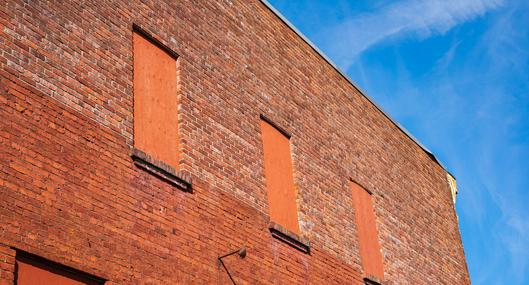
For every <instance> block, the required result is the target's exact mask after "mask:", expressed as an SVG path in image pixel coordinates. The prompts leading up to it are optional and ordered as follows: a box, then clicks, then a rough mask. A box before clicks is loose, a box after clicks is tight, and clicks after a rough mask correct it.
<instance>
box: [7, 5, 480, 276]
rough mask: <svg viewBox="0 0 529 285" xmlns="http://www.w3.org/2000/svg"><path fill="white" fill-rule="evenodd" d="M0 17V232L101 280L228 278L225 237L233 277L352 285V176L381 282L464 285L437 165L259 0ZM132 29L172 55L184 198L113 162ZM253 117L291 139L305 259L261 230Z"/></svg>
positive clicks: (125, 147) (124, 127)
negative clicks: (365, 197)
mask: <svg viewBox="0 0 529 285" xmlns="http://www.w3.org/2000/svg"><path fill="white" fill-rule="evenodd" d="M0 22H1V23H2V26H3V28H2V31H0V50H1V51H2V53H0V98H1V99H0V118H2V120H0V137H1V138H2V143H1V144H0V154H1V157H2V158H3V159H2V160H1V161H0V181H1V183H0V197H1V198H0V221H2V222H1V223H0V243H2V244H5V245H6V246H14V247H17V248H20V249H22V250H25V251H28V252H31V253H34V254H37V255H42V256H43V257H45V258H48V259H51V260H54V261H57V262H60V263H62V264H64V265H66V266H70V267H73V268H76V269H78V270H81V271H84V272H87V273H90V274H93V275H96V276H99V277H101V278H105V279H108V280H109V281H110V282H111V284H229V280H228V279H227V275H226V274H225V273H224V272H223V271H221V270H219V269H218V268H217V264H216V258H217V257H218V256H219V255H221V254H224V253H227V252H229V251H232V250H234V249H237V248H238V247H241V246H246V247H247V249H248V255H247V257H246V258H245V259H240V258H238V257H237V256H230V257H227V258H226V264H227V266H228V267H229V269H230V271H231V273H232V275H233V276H234V278H235V279H236V280H237V281H239V283H241V284H362V282H363V281H362V279H363V278H364V277H365V276H364V273H363V272H362V267H361V262H360V257H359V248H358V237H357V236H358V233H357V229H356V225H355V220H354V218H355V211H354V209H353V207H352V200H351V199H352V197H351V191H350V188H349V185H348V183H349V180H350V179H353V180H354V181H357V182H358V183H359V184H361V185H362V186H364V187H365V188H366V189H367V190H369V191H370V192H372V193H373V205H374V209H375V214H376V215H375V216H376V217H377V218H376V224H377V229H378V235H379V241H380V246H381V248H382V255H383V260H384V264H383V265H384V284H469V283H470V280H469V276H468V270H467V267H466V262H465V257H464V252H463V247H462V244H461V238H460V234H459V231H458V227H457V217H456V214H455V210H454V207H453V203H452V200H451V194H450V189H449V185H448V184H447V182H446V170H445V169H443V168H442V167H441V166H439V164H437V163H436V162H435V161H434V160H432V158H431V157H430V156H429V155H428V154H427V153H425V152H424V151H423V150H422V149H421V148H420V147H419V146H418V145H417V144H416V143H415V142H414V141H412V140H411V139H410V138H409V137H408V136H407V135H406V134H404V133H403V132H402V131H401V130H400V129H399V128H398V127H397V126H395V125H394V124H393V123H392V122H391V121H390V120H389V119H388V118H387V117H386V116H385V115H384V114H383V113H381V112H380V111H379V110H378V109H377V108H376V107H375V106H374V105H373V104H372V103H371V102H370V101H369V100H368V99H367V98H365V97H364V96H363V95H362V94H361V93H360V92H359V91H358V90H357V89H356V88H355V87H354V86H352V85H351V84H350V83H349V82H348V81H347V80H346V79H345V78H343V77H342V76H341V75H340V74H338V73H337V72H336V70H335V69H334V68H333V67H332V66H330V65H329V64H328V63H327V62H326V61H325V60H324V59H323V58H322V57H321V56H319V55H318V54H317V53H316V52H315V51H314V50H313V49H312V48H311V47H310V46H308V45H307V43H306V42H304V41H303V40H302V39H301V38H300V37H298V36H297V35H296V34H295V33H294V32H293V31H292V30H291V29H290V28H289V27H287V26H286V25H285V23H283V22H282V21H281V20H280V19H279V18H278V17H277V16H276V15H274V13H273V12H272V11H271V10H269V9H268V8H267V7H266V6H265V5H264V4H263V3H261V2H260V1H256V0H251V1H168V2H161V1H153V0H146V1H142V2H141V3H140V1H118V2H115V1H105V0H102V1H98V2H97V3H96V2H83V4H82V5H80V4H78V3H75V2H72V1H47V2H39V1H35V2H32V4H31V5H25V4H22V3H21V2H20V1H14V0H6V1H4V3H3V4H2V5H0ZM133 23H134V24H136V25H138V26H140V27H141V28H143V29H145V30H146V31H148V32H149V33H151V34H152V35H153V36H154V37H155V38H156V39H157V40H159V41H160V42H161V43H162V44H163V45H165V46H167V47H168V48H170V49H171V50H173V51H174V52H175V53H176V54H178V56H179V57H178V62H177V64H178V69H179V72H178V76H179V80H178V82H179V86H178V94H177V96H178V128H177V129H178V139H179V157H178V173H179V174H181V175H183V176H182V177H185V179H184V180H186V181H191V179H192V185H193V187H192V188H193V192H192V193H190V192H185V191H181V190H179V189H178V188H177V187H175V186H173V185H171V184H170V183H167V182H166V181H164V180H161V179H159V178H157V177H155V176H153V175H152V174H151V173H149V172H146V171H144V170H143V169H141V168H138V167H137V166H136V165H135V164H134V161H133V160H132V158H131V157H130V153H131V151H132V148H133V143H132V142H133V139H134V138H133V131H132V130H133V124H134V122H133V117H134V114H133V100H134V97H133V61H132V55H133V51H132V25H133ZM175 112H176V110H175ZM261 115H263V116H266V117H267V118H270V120H272V121H273V122H274V123H276V124H277V125H279V126H281V127H282V128H284V129H286V130H288V133H289V134H291V138H290V146H291V153H292V164H293V175H294V186H295V188H296V192H297V197H296V205H297V210H298V214H299V217H298V220H299V231H300V236H302V237H304V238H306V239H307V243H309V242H310V254H306V253H304V252H301V251H299V250H297V249H296V248H293V247H292V246H290V245H288V244H286V243H284V242H283V241H281V240H279V239H276V238H274V237H273V236H272V234H271V232H270V230H269V228H268V227H269V222H270V217H269V215H268V212H269V209H268V202H267V201H268V200H267V192H266V186H265V177H264V168H263V152H262V140H261V133H260V116H261ZM4 158H5V159H4ZM166 163H167V162H166ZM7 248H9V247H7ZM4 249H5V248H2V246H0V260H4V259H3V257H4V254H5V252H4V251H2V250H4ZM8 251H11V252H10V253H9V252H8V253H9V254H11V257H10V258H11V259H9V260H10V263H9V264H13V263H11V262H13V256H14V252H13V251H12V250H11V249H9V250H8ZM4 267H5V265H4ZM4 267H1V268H4ZM9 270H10V269H8V271H5V270H4V269H1V271H0V273H1V275H0V284H13V280H12V279H13V272H12V271H9ZM12 270H14V269H12ZM2 282H3V283H2Z"/></svg>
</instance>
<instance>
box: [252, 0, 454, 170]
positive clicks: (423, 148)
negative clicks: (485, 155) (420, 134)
mask: <svg viewBox="0 0 529 285" xmlns="http://www.w3.org/2000/svg"><path fill="white" fill-rule="evenodd" d="M259 1H260V2H261V3H263V4H264V5H265V6H266V7H267V8H268V9H269V10H270V11H272V13H274V14H275V15H276V16H277V17H278V18H279V19H280V20H281V21H283V23H285V24H286V25H287V26H288V27H289V28H290V29H291V30H292V31H293V32H294V33H296V34H297V35H298V36H299V37H300V38H301V39H302V40H303V41H305V43H307V44H308V45H309V46H310V47H311V48H312V49H313V50H314V51H315V52H316V53H317V54H318V55H319V56H321V57H322V58H323V59H324V60H325V61H326V62H327V63H328V64H330V65H331V66H332V67H333V68H334V69H335V70H336V71H337V72H338V73H339V74H340V75H341V76H342V77H343V78H344V79H345V80H347V81H348V82H349V84H351V85H352V86H353V87H354V88H355V89H356V90H358V92H360V94H361V95H362V96H364V97H365V98H366V99H367V100H368V101H369V102H370V103H371V104H373V106H375V108H377V109H378V110H379V111H380V112H381V113H382V114H383V115H384V116H385V117H386V118H388V119H389V120H390V121H391V122H392V123H393V124H394V125H395V126H396V127H397V128H398V129H400V130H401V131H402V132H403V133H404V134H405V135H406V136H407V137H408V138H410V139H411V140H412V141H413V142H414V143H415V144H417V145H418V146H419V147H420V148H421V149H422V150H423V151H424V152H426V154H427V155H428V156H429V157H430V158H431V159H432V160H433V161H434V162H436V163H437V164H438V165H439V166H441V168H443V169H444V170H445V171H446V172H447V173H449V174H450V175H451V176H453V175H452V173H450V171H448V169H447V168H446V167H445V166H444V165H443V164H442V163H441V161H439V159H438V158H437V157H436V156H435V155H434V154H433V152H431V151H430V150H429V149H428V148H427V147H425V146H424V145H423V144H422V143H421V142H419V140H417V139H416V138H415V137H414V136H413V135H412V134H411V133H410V132H409V131H408V130H407V129H406V128H404V127H403V126H402V125H401V124H399V123H398V122H397V121H395V120H394V119H393V118H392V117H391V116H390V115H389V114H388V113H386V112H385V111H384V110H383V109H382V108H381V107H380V106H379V105H378V104H377V103H376V102H375V101H374V100H373V99H372V98H371V97H370V96H369V95H367V92H365V91H364V90H363V89H362V88H360V87H359V86H358V85H357V84H356V83H355V82H354V81H353V80H352V79H351V78H349V76H348V75H347V74H345V72H343V71H342V70H341V69H340V68H339V67H338V66H337V65H336V64H335V63H334V62H333V61H332V60H331V59H330V58H329V57H327V56H326V55H325V54H324V53H323V52H322V51H321V50H320V49H319V48H318V47H317V46H316V45H315V44H314V43H312V42H311V41H310V40H309V39H308V38H307V37H306V36H305V35H304V34H303V33H302V32H300V31H299V30H298V29H297V28H296V27H295V26H294V25H293V24H292V23H290V21H289V20H287V18H285V16H283V14H281V12H279V11H278V10H277V9H276V8H274V6H272V4H270V3H269V2H268V1H267V0H259Z"/></svg>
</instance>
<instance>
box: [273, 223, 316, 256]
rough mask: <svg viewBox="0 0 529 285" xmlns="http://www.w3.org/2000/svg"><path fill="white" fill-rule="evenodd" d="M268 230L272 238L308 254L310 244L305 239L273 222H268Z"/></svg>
mask: <svg viewBox="0 0 529 285" xmlns="http://www.w3.org/2000/svg"><path fill="white" fill-rule="evenodd" d="M268 229H269V230H270V232H271V233H272V236H273V237H274V238H277V239H279V240H281V241H282V242H284V243H286V244H288V245H290V246H292V247H293V248H295V249H297V250H299V251H301V252H303V253H306V254H310V242H309V240H308V239H307V238H305V237H302V236H299V235H297V234H295V233H293V232H291V231H289V230H287V229H285V228H284V227H282V226H281V225H279V224H276V223H274V222H270V224H269V226H268Z"/></svg>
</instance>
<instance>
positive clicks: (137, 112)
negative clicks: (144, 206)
mask: <svg viewBox="0 0 529 285" xmlns="http://www.w3.org/2000/svg"><path fill="white" fill-rule="evenodd" d="M133 49H134V147H135V148H137V149H139V150H141V151H143V152H145V153H146V154H148V155H150V156H151V157H152V158H154V159H157V160H160V161H162V162H164V163H167V164H168V165H170V166H172V167H174V168H175V169H176V168H177V167H178V157H179V154H178V116H177V108H178V106H177V92H178V73H177V72H178V69H177V57H176V55H175V54H172V53H170V52H169V51H168V50H167V49H166V48H163V47H162V46H161V45H160V44H159V43H157V42H155V41H154V40H152V39H151V38H148V37H147V36H146V35H144V34H143V33H141V32H139V31H136V30H135V31H134V32H133Z"/></svg>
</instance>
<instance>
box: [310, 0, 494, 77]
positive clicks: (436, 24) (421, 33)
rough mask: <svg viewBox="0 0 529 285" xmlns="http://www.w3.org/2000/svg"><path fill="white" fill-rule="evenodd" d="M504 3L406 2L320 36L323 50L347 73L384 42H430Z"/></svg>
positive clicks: (480, 0)
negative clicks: (365, 53)
mask: <svg viewBox="0 0 529 285" xmlns="http://www.w3.org/2000/svg"><path fill="white" fill-rule="evenodd" d="M502 2H503V0H464V1H462V0H428V1H423V0H407V1H400V2H396V3H394V4H390V5H387V6H384V7H382V8H380V9H378V10H376V11H374V12H372V13H367V14H361V15H357V16H354V17H353V18H348V19H347V20H346V21H345V22H342V23H340V24H338V25H335V26H332V27H329V28H327V29H324V30H323V31H322V32H321V33H320V35H318V38H319V40H318V42H320V43H321V44H320V45H321V46H322V48H323V49H324V50H325V51H326V52H327V53H328V54H329V55H330V56H331V57H332V58H334V59H335V60H336V61H337V63H338V64H339V65H340V66H341V67H342V68H345V69H347V68H348V67H349V66H350V65H351V64H352V63H353V61H354V60H355V58H356V57H357V56H358V55H359V54H360V53H362V52H363V51H365V50H366V49H368V48H369V47H371V46H373V45H375V44H377V43H379V42H382V41H383V40H385V39H388V38H393V37H399V36H414V37H419V38H427V37H430V36H431V35H435V34H444V33H446V32H447V31H449V30H450V29H452V28H453V27H455V26H456V25H458V24H461V23H464V22H466V21H469V20H472V19H474V18H476V17H479V16H481V15H484V14H485V13H486V12H487V11H489V10H491V9H494V8H496V7H498V6H500V5H501V4H502Z"/></svg>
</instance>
